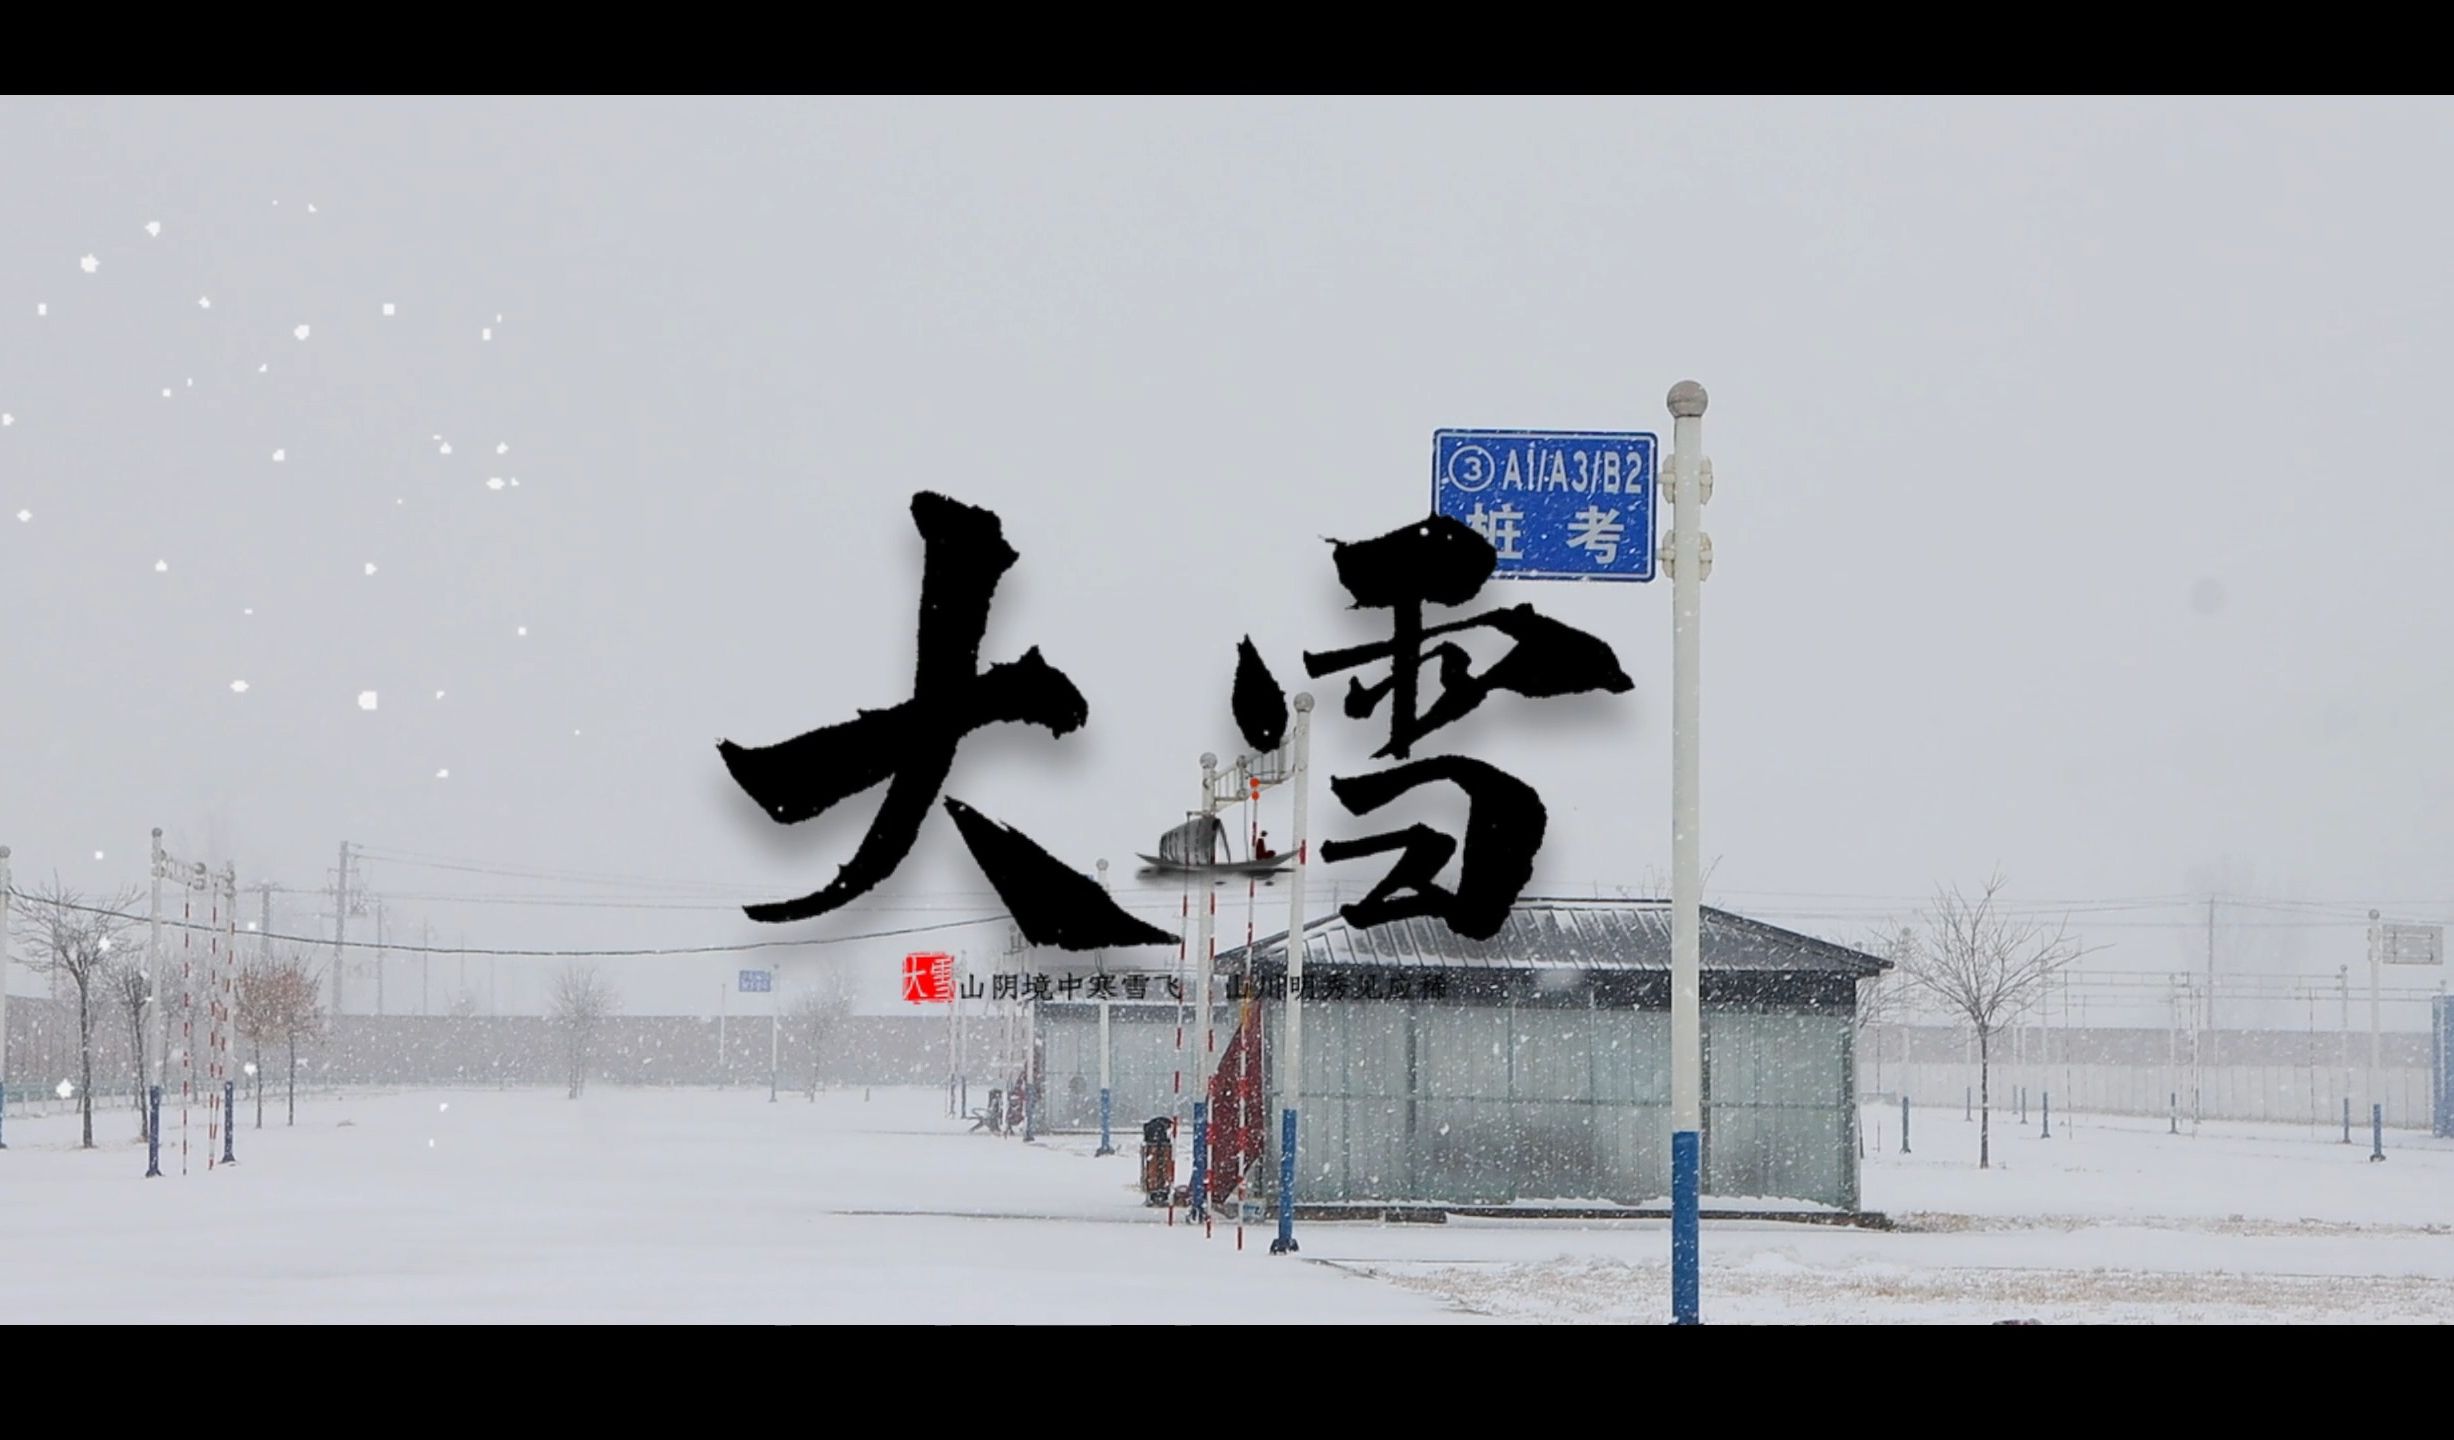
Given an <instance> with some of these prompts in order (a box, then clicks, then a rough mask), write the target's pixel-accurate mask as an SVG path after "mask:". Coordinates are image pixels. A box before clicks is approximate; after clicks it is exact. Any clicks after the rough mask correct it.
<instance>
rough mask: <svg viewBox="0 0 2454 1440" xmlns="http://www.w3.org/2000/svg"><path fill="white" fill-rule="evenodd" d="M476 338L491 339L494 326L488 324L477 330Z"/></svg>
mask: <svg viewBox="0 0 2454 1440" xmlns="http://www.w3.org/2000/svg"><path fill="white" fill-rule="evenodd" d="M477 338H478V339H480V340H491V339H493V338H494V327H493V326H491V325H489V326H487V327H486V328H485V329H483V330H480V331H478V332H477Z"/></svg>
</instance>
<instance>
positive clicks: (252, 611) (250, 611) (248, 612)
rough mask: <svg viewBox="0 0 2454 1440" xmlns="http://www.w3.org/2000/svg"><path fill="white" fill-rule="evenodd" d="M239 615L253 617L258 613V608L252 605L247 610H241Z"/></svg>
mask: <svg viewBox="0 0 2454 1440" xmlns="http://www.w3.org/2000/svg"><path fill="white" fill-rule="evenodd" d="M239 613H240V614H241V615H253V614H255V613H256V607H255V606H253V605H250V606H248V607H247V608H246V609H244V610H241V611H240V612H239Z"/></svg>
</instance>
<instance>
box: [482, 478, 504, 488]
mask: <svg viewBox="0 0 2454 1440" xmlns="http://www.w3.org/2000/svg"><path fill="white" fill-rule="evenodd" d="M486 488H487V489H489V490H500V489H502V488H503V477H502V476H500V475H489V476H487V477H486Z"/></svg>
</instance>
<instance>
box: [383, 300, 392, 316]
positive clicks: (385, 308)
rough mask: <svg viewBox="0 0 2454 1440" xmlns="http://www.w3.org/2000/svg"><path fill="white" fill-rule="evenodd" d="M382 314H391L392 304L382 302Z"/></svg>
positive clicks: (387, 301)
mask: <svg viewBox="0 0 2454 1440" xmlns="http://www.w3.org/2000/svg"><path fill="white" fill-rule="evenodd" d="M383 313H385V314H386V315H389V314H391V313H392V302H391V301H389V300H386V301H385V302H384V304H383Z"/></svg>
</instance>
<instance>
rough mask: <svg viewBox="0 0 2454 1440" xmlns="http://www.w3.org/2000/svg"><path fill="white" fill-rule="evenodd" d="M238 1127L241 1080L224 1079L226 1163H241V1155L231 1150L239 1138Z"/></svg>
mask: <svg viewBox="0 0 2454 1440" xmlns="http://www.w3.org/2000/svg"><path fill="white" fill-rule="evenodd" d="M238 1129H239V1082H238V1081H236V1080H224V1081H223V1082H222V1163H223V1164H224V1165H236V1164H237V1163H239V1157H238V1156H236V1155H234V1154H232V1153H231V1151H230V1147H231V1146H232V1145H233V1144H235V1143H236V1142H237V1140H238Z"/></svg>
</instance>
